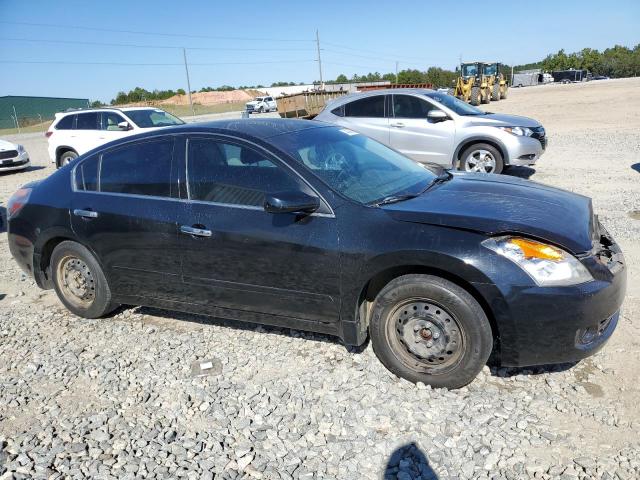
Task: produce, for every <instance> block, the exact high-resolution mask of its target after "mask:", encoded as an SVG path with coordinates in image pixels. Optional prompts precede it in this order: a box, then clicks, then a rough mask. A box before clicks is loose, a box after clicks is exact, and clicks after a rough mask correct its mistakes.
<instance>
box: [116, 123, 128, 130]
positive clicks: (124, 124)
mask: <svg viewBox="0 0 640 480" xmlns="http://www.w3.org/2000/svg"><path fill="white" fill-rule="evenodd" d="M118 128H119V129H120V130H131V125H129V122H126V121H125V122H120V123H119V124H118Z"/></svg>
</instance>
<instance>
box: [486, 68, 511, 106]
mask: <svg viewBox="0 0 640 480" xmlns="http://www.w3.org/2000/svg"><path fill="white" fill-rule="evenodd" d="M501 67H502V64H501V63H497V62H494V63H485V64H483V72H482V74H483V76H484V77H485V78H486V81H487V83H488V86H489V92H491V100H493V101H494V102H496V101H498V100H501V99H503V98H507V90H508V89H509V83H508V82H507V80H506V79H505V77H504V74H503V73H502V72H501Z"/></svg>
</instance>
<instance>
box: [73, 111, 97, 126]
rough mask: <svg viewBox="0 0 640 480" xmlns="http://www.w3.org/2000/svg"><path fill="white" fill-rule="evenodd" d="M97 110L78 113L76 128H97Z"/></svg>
mask: <svg viewBox="0 0 640 480" xmlns="http://www.w3.org/2000/svg"><path fill="white" fill-rule="evenodd" d="M98 118H99V115H98V112H87V113H79V114H78V120H77V121H76V130H98V128H99V125H98Z"/></svg>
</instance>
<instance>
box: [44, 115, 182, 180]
mask: <svg viewBox="0 0 640 480" xmlns="http://www.w3.org/2000/svg"><path fill="white" fill-rule="evenodd" d="M183 123H184V122H183V121H182V120H180V119H179V118H178V117H175V116H173V115H171V114H170V113H167V112H165V111H164V110H160V109H158V108H148V107H146V108H145V107H128V108H93V109H87V110H72V111H68V112H61V113H56V115H55V119H54V120H53V123H52V124H51V126H50V127H49V129H48V130H47V132H46V133H45V135H46V137H47V138H48V139H49V158H50V159H51V161H52V162H53V163H55V164H56V166H57V167H58V168H60V167H61V166H63V165H66V164H67V163H69V162H70V161H71V160H73V159H74V158H76V157H78V156H79V155H82V154H83V153H85V152H88V151H89V150H92V149H94V148H96V147H98V146H100V145H102V144H104V143H107V142H111V141H113V140H117V139H119V138H122V137H127V136H130V135H135V134H137V133H143V132H148V131H150V130H156V129H158V128H162V127H172V126H174V125H182V124H183Z"/></svg>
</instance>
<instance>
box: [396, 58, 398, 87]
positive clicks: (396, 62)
mask: <svg viewBox="0 0 640 480" xmlns="http://www.w3.org/2000/svg"><path fill="white" fill-rule="evenodd" d="M396 83H398V61H397V60H396Z"/></svg>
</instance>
